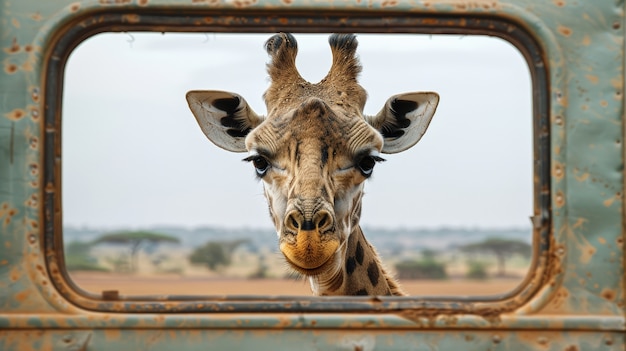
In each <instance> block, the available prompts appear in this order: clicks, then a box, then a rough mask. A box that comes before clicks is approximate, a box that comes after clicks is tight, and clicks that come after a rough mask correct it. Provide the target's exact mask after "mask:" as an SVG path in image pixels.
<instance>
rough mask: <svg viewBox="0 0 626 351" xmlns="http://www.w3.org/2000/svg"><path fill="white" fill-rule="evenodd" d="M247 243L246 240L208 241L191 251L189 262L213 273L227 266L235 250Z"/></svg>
mask: <svg viewBox="0 0 626 351" xmlns="http://www.w3.org/2000/svg"><path fill="white" fill-rule="evenodd" d="M248 241H249V240H248V239H235V240H229V241H209V242H207V243H206V244H204V245H203V246H200V247H198V248H196V249H195V250H193V252H192V253H191V254H190V255H189V262H191V263H193V264H204V265H206V266H207V267H208V268H209V269H210V270H212V271H215V270H217V268H218V267H219V266H223V267H226V266H229V265H230V264H231V262H232V255H233V252H234V251H235V249H236V248H237V247H238V246H239V245H241V244H244V243H247V242H248Z"/></svg>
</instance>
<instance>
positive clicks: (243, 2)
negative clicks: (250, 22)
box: [234, 0, 257, 7]
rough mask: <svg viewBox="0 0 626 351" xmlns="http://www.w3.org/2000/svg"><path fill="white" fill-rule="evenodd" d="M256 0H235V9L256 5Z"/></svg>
mask: <svg viewBox="0 0 626 351" xmlns="http://www.w3.org/2000/svg"><path fill="white" fill-rule="evenodd" d="M256 2H257V0H235V1H234V4H235V6H237V7H248V6H252V5H254V4H256Z"/></svg>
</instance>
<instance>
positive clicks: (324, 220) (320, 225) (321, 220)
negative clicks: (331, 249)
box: [317, 216, 326, 228]
mask: <svg viewBox="0 0 626 351" xmlns="http://www.w3.org/2000/svg"><path fill="white" fill-rule="evenodd" d="M324 224H326V216H322V218H321V219H320V221H319V222H317V227H318V228H321V227H323V226H324Z"/></svg>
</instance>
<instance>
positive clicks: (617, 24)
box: [613, 21, 622, 29]
mask: <svg viewBox="0 0 626 351" xmlns="http://www.w3.org/2000/svg"><path fill="white" fill-rule="evenodd" d="M621 26H622V25H621V24H620V23H619V22H618V21H615V22H613V29H620V28H621Z"/></svg>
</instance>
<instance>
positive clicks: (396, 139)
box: [187, 33, 439, 295]
mask: <svg viewBox="0 0 626 351" xmlns="http://www.w3.org/2000/svg"><path fill="white" fill-rule="evenodd" d="M329 43H330V47H331V51H332V55H333V60H332V66H331V68H330V71H329V72H328V74H327V75H326V77H325V78H324V79H322V80H321V81H320V82H319V83H310V82H307V81H305V80H304V79H303V78H302V77H301V76H300V74H299V73H298V70H297V68H296V65H295V60H296V54H297V50H298V45H297V42H296V39H295V38H294V37H293V35H291V34H288V33H279V34H276V35H274V36H272V37H271V38H270V39H269V40H268V41H267V42H266V44H265V49H266V50H267V52H268V54H269V55H270V57H271V61H270V62H269V63H268V65H267V71H268V73H269V76H270V79H271V85H270V87H269V88H268V89H267V91H266V92H265V94H264V99H265V104H266V107H267V115H266V116H261V115H258V114H256V113H255V112H254V111H253V110H252V109H251V108H250V106H249V105H248V104H247V103H246V100H245V99H244V98H243V97H242V96H240V95H238V94H235V93H230V92H224V91H190V92H188V93H187V101H188V103H189V107H190V108H191V111H192V112H193V115H194V116H195V118H196V120H197V121H198V124H199V125H200V128H201V129H202V131H203V132H204V134H205V135H206V136H207V138H209V140H211V141H212V142H213V143H214V144H216V145H217V146H219V147H221V148H223V149H226V150H228V151H232V152H248V157H246V158H245V159H244V160H246V161H250V162H251V163H252V165H253V166H254V169H255V172H256V175H257V177H259V178H260V179H261V180H262V181H263V188H264V192H265V196H266V198H267V201H268V205H269V211H270V216H271V218H272V220H273V222H274V226H275V228H276V233H277V235H278V243H279V248H280V251H281V252H282V253H283V255H284V257H285V259H286V261H287V262H288V263H289V266H290V267H291V268H292V269H293V270H295V271H296V272H298V273H300V274H303V275H305V276H307V277H308V278H309V281H310V283H311V289H312V291H313V293H314V294H315V295H404V293H403V292H402V290H401V289H400V287H399V285H398V283H397V282H396V281H395V279H394V278H393V277H392V276H391V275H390V274H388V272H387V271H386V270H385V268H384V267H383V265H382V263H381V261H380V259H379V256H378V254H377V253H376V250H375V249H374V247H372V246H371V245H370V244H369V243H368V241H367V240H366V238H365V236H364V235H363V232H362V231H361V228H360V226H359V220H360V216H361V198H362V195H363V185H364V181H365V180H366V179H367V178H369V177H370V176H371V175H372V172H373V169H374V166H375V164H376V163H377V162H380V161H383V159H382V158H381V157H380V154H381V153H396V152H401V151H404V150H406V149H408V148H410V147H412V146H413V145H415V144H416V143H417V142H418V141H419V140H420V138H421V137H422V136H423V135H424V133H425V132H426V129H427V127H428V125H429V123H430V121H431V119H432V117H433V115H434V113H435V109H436V107H437V104H438V102H439V95H438V94H437V93H434V92H412V93H405V94H398V95H394V96H392V97H391V98H389V99H388V100H387V102H386V103H385V105H384V106H383V107H382V109H381V110H380V112H379V113H378V114H377V115H375V116H364V115H363V107H364V105H365V101H366V92H365V90H364V89H363V88H362V87H361V86H360V85H359V83H358V82H357V76H358V74H359V73H360V71H361V65H360V63H359V61H358V59H357V57H356V48H357V40H356V36H355V35H353V34H332V35H331V36H330V38H329Z"/></svg>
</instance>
